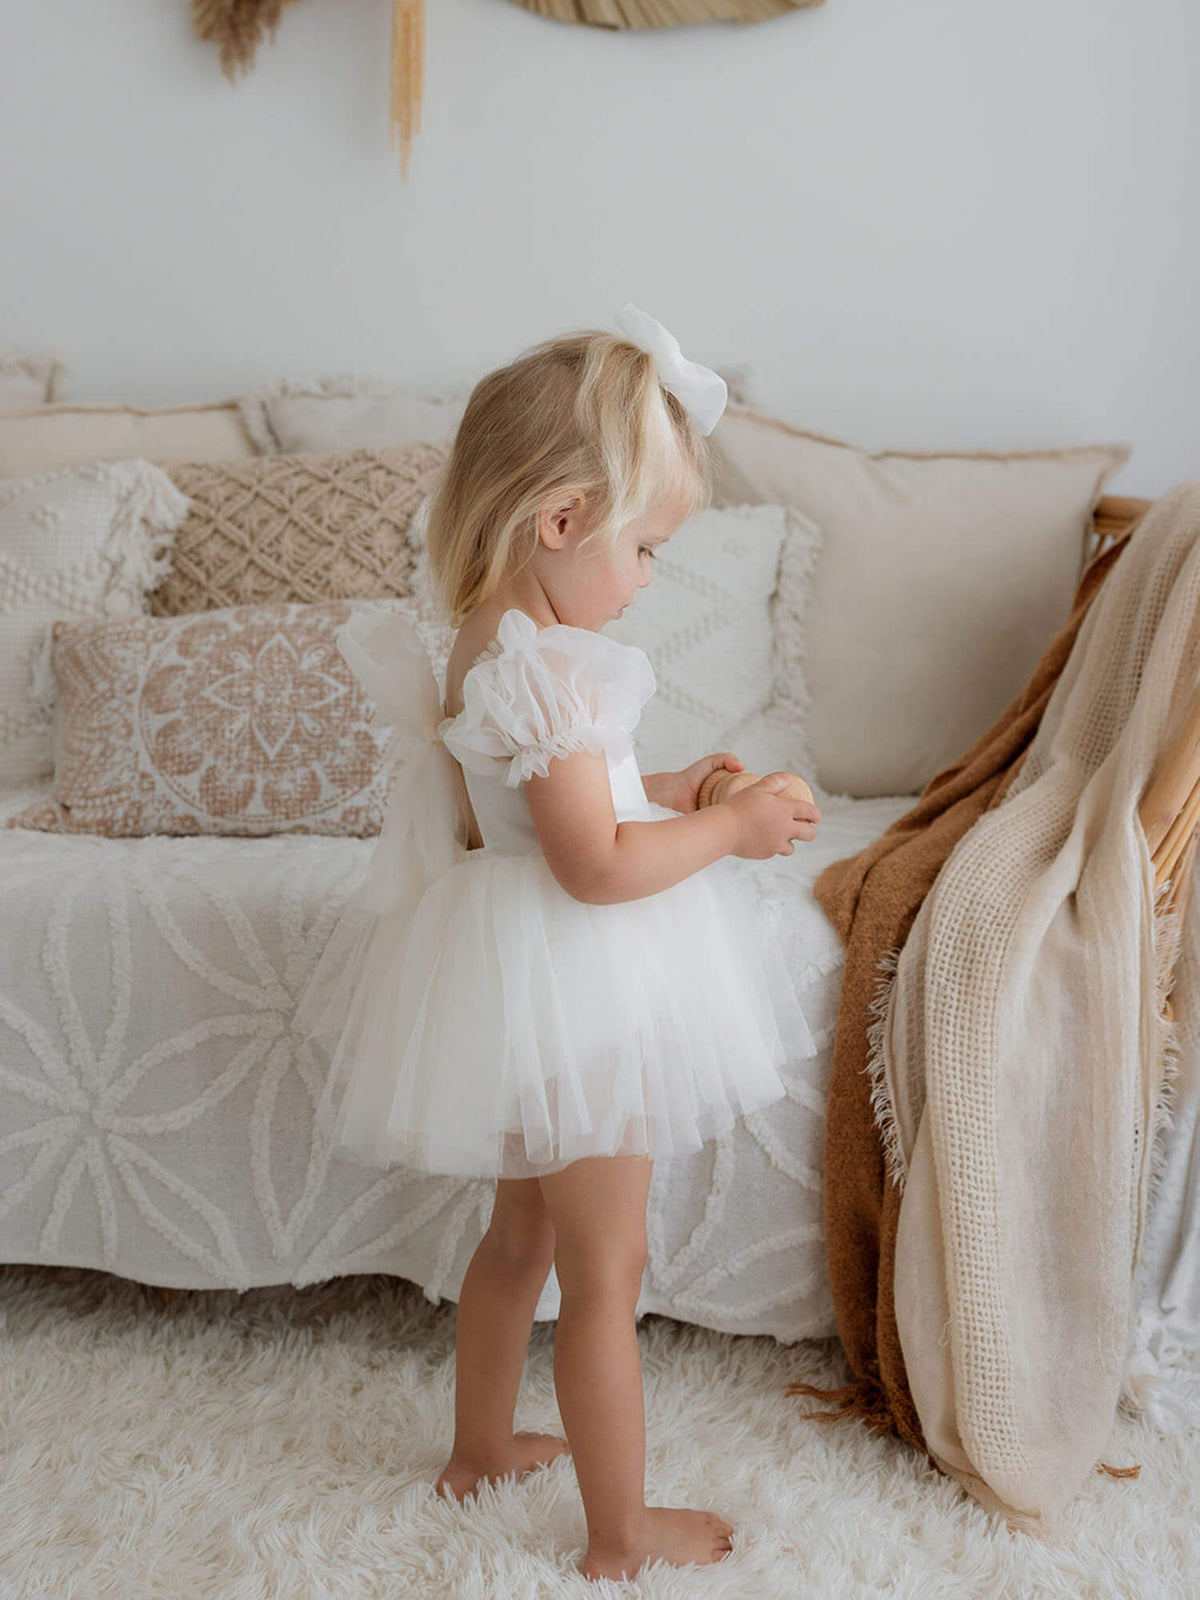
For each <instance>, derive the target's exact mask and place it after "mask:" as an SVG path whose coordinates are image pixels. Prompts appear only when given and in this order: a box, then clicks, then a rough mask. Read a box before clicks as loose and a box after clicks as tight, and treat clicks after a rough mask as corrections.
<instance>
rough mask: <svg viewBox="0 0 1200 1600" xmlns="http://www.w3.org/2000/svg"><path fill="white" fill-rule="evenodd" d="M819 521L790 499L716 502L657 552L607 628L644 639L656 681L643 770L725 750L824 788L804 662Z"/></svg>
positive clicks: (643, 738) (639, 736) (642, 727)
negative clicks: (642, 583)
mask: <svg viewBox="0 0 1200 1600" xmlns="http://www.w3.org/2000/svg"><path fill="white" fill-rule="evenodd" d="M820 547H821V534H820V530H819V528H818V527H817V526H816V524H815V523H813V522H810V521H809V520H808V518H807V517H804V516H802V515H801V514H800V513H799V512H797V511H792V510H790V509H789V508H788V507H786V506H777V505H744V506H713V507H710V508H709V509H708V510H706V511H701V512H699V513H698V514H697V515H696V516H694V517H691V518H689V519H688V521H687V522H685V523H683V524H682V526H680V527H679V528H677V529H676V531H675V532H674V533H673V534H672V535H671V538H670V540H669V542H668V543H667V544H665V545H661V546H660V547H659V549H658V552H657V555H656V557H655V562H654V579H653V581H652V582H651V583H650V584H649V585H648V586H647V587H646V588H645V589H639V590H638V592H637V594H636V595H635V596H634V598H633V601H632V602H631V604H630V605H629V606H628V607H627V608H626V610H625V615H624V616H622V617H618V618H617V619H616V620H615V621H613V622H611V623H609V624H607V626H606V627H605V629H604V631H605V633H607V634H609V635H610V636H611V637H612V638H614V639H619V640H621V641H622V642H623V643H626V644H636V645H640V646H641V648H642V649H643V650H644V651H645V652H646V654H647V655H648V656H649V657H650V663H651V665H652V666H653V668H654V674H655V677H656V678H657V680H658V690H657V693H656V694H655V695H654V696H653V697H652V698H651V699H650V701H649V702H648V703H647V705H646V707H645V709H644V710H643V712H642V716H641V720H640V722H639V723H638V726H637V728H636V730H635V732H634V746H635V749H636V750H637V754H638V765H639V766H640V768H641V770H642V771H643V772H660V771H678V770H679V769H681V768H683V767H686V766H688V765H690V764H691V762H693V761H697V760H699V758H700V757H701V756H703V755H708V754H709V753H710V752H712V751H716V750H732V751H733V753H734V754H735V755H737V756H739V757H740V758H741V760H742V761H743V762H744V763H745V765H746V767H747V769H748V770H749V771H751V772H757V773H759V775H760V776H761V775H763V774H765V773H767V772H774V771H779V770H783V771H787V772H795V773H798V774H799V775H800V776H801V777H802V778H804V779H806V780H807V781H808V782H809V783H810V784H814V785H815V775H814V772H813V766H814V763H813V760H812V756H811V754H810V752H809V744H808V723H807V719H808V705H809V696H808V683H807V676H806V672H805V665H804V654H805V646H804V630H805V606H806V597H807V591H808V585H809V579H810V577H811V574H812V571H813V568H814V566H815V564H816V561H817V557H818V555H819V553H820Z"/></svg>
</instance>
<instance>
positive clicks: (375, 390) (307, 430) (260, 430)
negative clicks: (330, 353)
mask: <svg viewBox="0 0 1200 1600" xmlns="http://www.w3.org/2000/svg"><path fill="white" fill-rule="evenodd" d="M469 395H470V390H469V389H468V390H463V391H460V392H458V393H456V394H452V395H442V396H438V395H421V394H414V393H411V392H410V391H409V390H407V389H402V388H400V387H398V386H397V385H396V384H393V383H387V382H386V381H384V380H383V379H382V378H360V377H355V376H354V375H353V374H339V375H336V376H333V377H326V378H314V379H311V380H304V379H301V380H299V381H292V380H290V379H286V378H285V379H279V380H278V381H276V382H273V383H264V384H260V385H259V386H258V387H257V388H255V389H251V390H250V391H249V392H248V393H246V394H244V395H243V396H242V398H241V400H240V402H239V405H240V408H241V414H242V420H243V422H244V424H245V427H246V431H247V433H248V435H249V437H250V438H251V439H253V441H254V444H255V446H256V447H257V449H258V450H260V451H261V452H262V454H263V455H295V454H299V453H300V452H303V451H330V450H343V451H344V450H357V449H371V450H382V449H387V448H389V447H391V446H393V445H405V444H417V443H419V442H421V441H425V442H427V443H428V442H432V443H438V442H444V443H446V444H449V442H450V441H451V440H452V439H453V437H454V432H455V429H456V428H457V427H458V424H459V419H460V418H461V416H462V414H463V410H464V408H465V406H466V403H467V400H468V398H469Z"/></svg>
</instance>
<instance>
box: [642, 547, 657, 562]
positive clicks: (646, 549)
mask: <svg viewBox="0 0 1200 1600" xmlns="http://www.w3.org/2000/svg"><path fill="white" fill-rule="evenodd" d="M641 554H642V555H644V556H649V557H650V559H651V561H657V560H658V557H657V556H656V555H655V554H654V551H653V550H651V548H650V546H649V545H648V544H644V545H643V546H642V549H641Z"/></svg>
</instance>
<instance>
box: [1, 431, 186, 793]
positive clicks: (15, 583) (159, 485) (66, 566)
mask: <svg viewBox="0 0 1200 1600" xmlns="http://www.w3.org/2000/svg"><path fill="white" fill-rule="evenodd" d="M0 420H2V419H0ZM187 504H188V502H187V497H186V496H185V495H183V494H181V493H180V491H179V490H178V489H177V488H176V487H175V485H174V484H173V483H172V482H171V480H170V478H168V477H167V475H166V473H164V472H160V471H159V469H158V468H157V467H156V466H154V465H152V464H151V463H150V462H149V461H97V462H92V463H91V464H90V465H88V466H80V467H62V468H59V469H57V470H54V471H49V472H39V473H34V475H33V476H32V477H29V478H10V479H8V481H7V482H0V616H2V617H3V624H2V625H0V785H4V786H6V787H9V788H13V787H16V788H22V787H25V786H27V785H28V786H30V787H33V786H35V785H39V784H41V783H44V782H45V781H47V780H48V779H49V778H50V776H51V775H52V773H53V770H54V757H53V747H52V718H53V712H54V679H53V675H52V673H51V672H50V669H49V663H48V659H47V650H48V645H49V633H50V625H51V623H53V622H54V621H56V620H59V619H65V620H68V621H69V620H71V619H74V618H80V617H125V616H135V615H138V614H139V613H142V612H144V611H145V608H146V602H145V591H146V589H147V588H149V587H150V586H151V585H153V584H154V583H156V582H158V581H159V579H160V578H161V577H162V576H163V575H164V574H165V573H166V571H167V568H168V567H169V565H170V560H171V540H172V538H173V537H174V534H175V530H176V528H177V527H178V525H179V523H180V521H181V520H182V518H183V515H184V513H185V512H186V510H187Z"/></svg>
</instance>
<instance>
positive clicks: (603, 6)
mask: <svg viewBox="0 0 1200 1600" xmlns="http://www.w3.org/2000/svg"><path fill="white" fill-rule="evenodd" d="M294 3H295V0H192V26H193V30H194V32H195V34H196V37H197V38H198V39H204V40H207V41H211V42H212V43H214V44H216V45H217V47H218V49H219V51H220V58H221V68H222V71H223V72H224V73H225V76H226V77H227V78H228V79H229V81H230V82H231V83H234V82H236V81H237V76H238V74H239V73H245V72H248V71H249V70H250V68H251V67H252V66H253V65H254V55H255V51H256V50H257V49H258V46H259V44H260V43H261V41H262V39H263V37H264V35H270V36H271V37H272V38H273V37H274V35H275V30H276V28H277V27H278V26H279V19H280V17H281V15H282V13H283V8H284V6H286V5H293V4H294ZM512 3H513V4H514V5H519V6H521V7H522V8H523V9H524V10H526V11H534V12H536V13H537V14H538V15H539V16H542V17H549V18H551V19H553V20H554V21H555V22H578V23H583V24H584V25H585V26H587V27H591V28H674V27H680V26H682V25H684V24H687V23H692V22H744V23H752V22H766V21H768V20H769V19H770V18H771V17H780V16H783V14H784V13H785V12H788V11H796V10H799V9H800V7H801V6H808V5H820V4H821V3H822V0H512ZM424 65H425V0H392V52H391V109H390V136H391V142H392V144H393V146H394V145H395V144H396V143H397V141H398V142H399V145H400V170H401V172H402V173H403V175H404V177H406V178H407V177H408V162H409V156H410V154H411V151H412V141H413V135H414V134H415V133H416V132H417V131H418V129H419V128H420V126H421V94H422V88H423V75H424Z"/></svg>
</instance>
